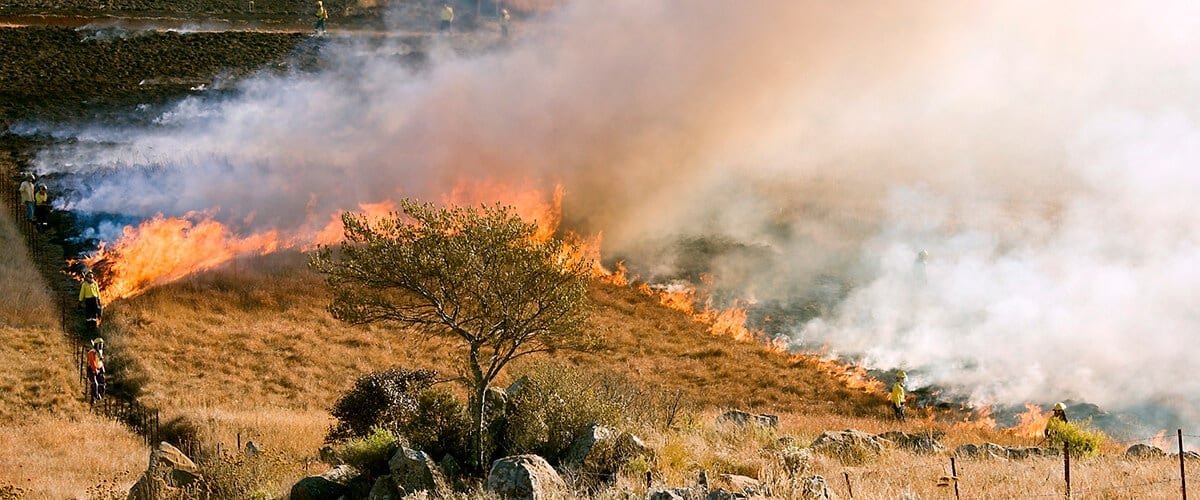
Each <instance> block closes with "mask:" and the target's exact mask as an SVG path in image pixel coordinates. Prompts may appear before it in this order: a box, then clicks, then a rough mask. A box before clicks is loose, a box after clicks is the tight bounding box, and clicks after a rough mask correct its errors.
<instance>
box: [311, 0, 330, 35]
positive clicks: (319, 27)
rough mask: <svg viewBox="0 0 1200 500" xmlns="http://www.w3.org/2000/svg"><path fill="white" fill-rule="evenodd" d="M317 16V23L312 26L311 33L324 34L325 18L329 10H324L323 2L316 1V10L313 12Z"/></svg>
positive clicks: (327, 16)
mask: <svg viewBox="0 0 1200 500" xmlns="http://www.w3.org/2000/svg"><path fill="white" fill-rule="evenodd" d="M313 15H314V16H317V24H316V25H315V26H313V33H315V34H318V35H324V34H325V20H326V19H329V12H328V11H326V10H325V4H323V3H321V2H320V1H318V2H317V12H316V13H314V14H313Z"/></svg>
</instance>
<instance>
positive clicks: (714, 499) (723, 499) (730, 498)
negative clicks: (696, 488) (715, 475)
mask: <svg viewBox="0 0 1200 500" xmlns="http://www.w3.org/2000/svg"><path fill="white" fill-rule="evenodd" d="M737 498H749V497H747V496H746V495H745V494H742V493H738V492H735V491H727V490H725V489H722V488H717V489H715V490H713V491H710V492H708V495H707V496H705V497H704V500H734V499H737Z"/></svg>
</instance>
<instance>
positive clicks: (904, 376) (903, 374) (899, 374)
mask: <svg viewBox="0 0 1200 500" xmlns="http://www.w3.org/2000/svg"><path fill="white" fill-rule="evenodd" d="M896 378H908V374H907V373H904V370H900V371H898V372H896Z"/></svg>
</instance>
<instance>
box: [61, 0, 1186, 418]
mask: <svg viewBox="0 0 1200 500" xmlns="http://www.w3.org/2000/svg"><path fill="white" fill-rule="evenodd" d="M967 3H968V2H949V1H947V2H934V1H930V2H917V3H915V4H916V6H914V3H912V2H903V3H893V4H887V5H884V4H879V3H877V2H876V3H870V2H824V1H787V2H782V1H779V2H765V1H764V2H749V3H745V2H726V1H722V0H697V1H693V2H685V3H678V2H661V3H653V2H644V1H640V0H615V1H608V2H571V3H567V4H566V5H564V6H563V7H562V8H561V9H560V10H559V11H557V12H555V13H554V14H552V15H551V16H549V17H548V18H547V19H546V20H545V22H540V23H538V24H539V26H538V27H532V26H518V28H519V29H521V30H524V31H527V32H534V31H537V33H533V34H529V35H528V36H526V37H523V38H521V39H519V40H516V41H514V42H513V43H512V44H511V45H510V46H508V47H506V48H504V49H502V50H497V51H492V52H488V53H485V54H480V55H474V56H455V55H453V54H452V53H451V51H449V50H448V49H447V48H445V47H441V46H435V47H434V48H433V50H432V51H431V54H430V55H431V57H432V64H431V66H430V67H429V68H428V69H426V70H424V71H420V72H414V71H413V70H412V69H410V68H409V67H407V66H405V65H403V64H400V63H399V62H397V58H395V57H388V56H376V55H375V54H379V53H381V52H382V53H386V52H387V51H377V50H367V49H366V48H364V47H363V46H360V45H357V44H355V43H353V42H346V43H338V44H335V45H334V46H328V47H326V49H325V50H326V51H327V53H328V51H336V52H333V53H334V54H336V55H335V56H334V58H335V59H336V60H337V61H338V63H337V64H336V65H335V67H334V68H331V69H330V70H329V71H325V72H322V73H320V74H316V75H313V74H289V75H286V76H262V77H260V78H256V79H253V80H251V81H249V82H246V83H244V84H243V85H242V87H241V89H240V91H239V92H238V93H237V95H236V97H232V98H228V99H220V100H218V99H191V100H187V101H184V102H183V103H181V104H180V105H179V106H177V107H176V108H174V109H173V110H171V111H170V112H168V113H165V114H164V115H163V116H161V117H160V119H159V126H156V127H154V128H152V129H137V130H111V129H109V130H101V129H95V130H90V131H88V132H87V133H84V134H80V137H81V140H82V141H83V142H81V143H80V144H77V145H73V146H71V147H69V148H64V149H58V150H54V151H47V152H46V153H45V154H44V155H43V157H42V162H41V164H40V166H39V168H40V170H42V171H54V170H61V169H64V168H66V167H64V165H66V164H68V163H69V164H71V165H72V166H71V167H69V170H71V171H74V172H79V173H85V172H90V173H92V175H88V176H81V177H80V178H85V177H86V179H87V181H88V186H87V187H86V188H81V191H80V193H81V196H80V197H79V198H78V199H75V200H72V202H71V208H74V209H77V210H80V211H85V212H105V213H114V214H123V215H128V216H138V217H150V216H152V215H154V214H156V213H159V212H162V213H165V214H167V215H168V216H171V215H182V214H184V213H187V212H189V211H194V210H203V211H208V213H210V214H212V215H213V217H215V218H216V219H218V220H221V221H223V222H225V223H227V224H230V225H231V226H232V227H233V228H234V229H235V230H237V231H239V232H244V233H252V232H258V231H265V230H279V231H283V232H286V233H296V234H300V233H303V232H305V231H314V230H316V229H319V228H320V227H321V226H322V225H324V224H325V223H327V222H328V221H329V219H330V216H331V215H332V214H335V213H336V212H337V211H338V210H344V209H355V208H356V207H357V206H358V204H359V203H364V202H365V203H376V202H380V201H383V200H388V199H396V198H399V197H403V196H417V197H421V198H425V199H443V198H444V197H445V196H446V195H447V193H452V192H456V191H459V192H461V191H463V190H467V191H471V190H479V191H480V192H489V191H488V188H489V186H495V185H504V186H515V187H516V188H517V189H538V190H540V191H542V192H545V193H549V192H550V191H551V190H552V187H553V186H554V185H555V184H556V183H561V184H562V185H563V187H564V189H565V193H566V194H565V198H564V217H565V220H564V222H565V224H566V225H567V226H569V227H571V228H573V229H576V230H579V231H581V232H583V233H595V232H598V231H602V232H603V234H604V242H605V248H604V255H605V256H606V257H609V258H617V257H620V258H625V259H628V262H629V263H630V266H631V269H634V270H635V271H636V272H638V273H640V274H641V275H642V277H644V278H669V277H673V276H678V275H687V274H689V273H691V272H692V271H710V272H712V273H714V274H715V276H716V280H717V283H718V285H720V286H724V287H726V288H732V289H735V290H738V291H739V294H740V295H742V296H747V297H754V298H756V299H758V300H760V301H764V302H767V301H769V302H772V303H783V304H799V303H800V302H801V301H802V300H809V299H810V298H811V297H810V295H811V292H810V290H811V289H813V286H814V283H816V282H817V280H818V277H822V276H825V277H827V276H837V277H838V279H839V280H841V281H843V282H847V283H853V286H852V287H850V288H849V289H848V291H847V292H845V293H847V294H848V295H846V296H845V297H844V298H842V297H841V294H840V292H838V293H833V294H832V295H834V296H837V297H838V298H839V299H841V300H838V301H836V303H835V302H833V301H826V302H825V304H826V305H827V306H828V310H826V311H824V312H823V314H822V316H821V318H820V319H816V320H812V321H806V322H802V323H797V324H792V325H786V326H785V328H784V330H785V331H787V332H789V334H790V335H791V336H792V338H793V340H794V341H795V342H796V343H797V344H798V345H800V344H803V345H809V344H814V343H828V344H829V346H830V347H831V349H832V351H833V352H835V353H838V354H848V355H861V356H864V357H865V362H866V363H868V364H869V365H871V366H873V367H878V368H885V369H886V368H894V367H903V368H905V369H909V370H911V371H912V372H913V373H914V374H915V377H914V378H915V382H917V383H918V384H938V385H940V386H943V387H948V388H950V389H952V390H954V391H957V392H958V393H959V394H963V395H965V396H968V397H970V398H971V399H972V400H974V401H975V402H980V403H983V402H999V403H1011V404H1016V403H1022V402H1025V401H1035V402H1046V401H1052V400H1055V399H1062V398H1078V399H1082V400H1086V401H1091V402H1095V403H1098V404H1100V405H1102V406H1104V407H1106V408H1111V409H1122V408H1129V407H1135V406H1141V405H1147V404H1150V405H1161V406H1165V407H1167V408H1170V409H1171V410H1173V411H1174V412H1176V413H1177V414H1178V417H1179V418H1181V419H1183V421H1185V422H1188V423H1192V424H1195V423H1200V382H1191V381H1190V380H1193V379H1194V377H1189V376H1187V375H1189V373H1190V371H1191V370H1190V360H1189V357H1188V349H1187V347H1189V345H1190V344H1189V340H1190V339H1191V338H1192V337H1191V336H1192V335H1193V332H1196V331H1200V315H1198V313H1197V311H1200V302H1198V300H1197V299H1196V296H1195V294H1194V292H1192V291H1191V289H1192V288H1193V287H1194V286H1195V284H1196V283H1198V282H1200V217H1198V216H1197V215H1195V211H1194V209H1193V208H1192V204H1193V202H1194V199H1195V198H1196V195H1197V193H1200V168H1197V167H1196V165H1197V163H1198V162H1200V123H1198V120H1200V108H1198V106H1197V105H1198V104H1200V102H1197V98H1196V97H1195V96H1196V93H1195V92H1194V89H1196V88H1198V85H1197V84H1200V81H1198V80H1200V64H1198V63H1197V62H1195V58H1194V54H1196V53H1198V51H1197V49H1200V29H1197V28H1200V26H1197V24H1198V23H1200V15H1197V14H1200V12H1198V11H1200V7H1195V6H1193V5H1192V3H1191V2H1185V1H1166V2H1157V3H1153V5H1151V4H1147V3H1140V4H1138V5H1136V6H1135V5H1132V4H1130V5H1120V4H1114V5H1104V6H1103V7H1098V6H1097V5H1096V4H1095V3H1094V2H1090V3H1083V2H1056V3H1055V4H1054V5H1049V6H1048V5H1046V4H1045V3H1044V2H1032V1H1015V2H1002V3H1000V2H978V4H979V5H966V4H967ZM113 143H115V144H117V145H116V146H114V145H112V144H113ZM476 198H479V196H467V197H466V199H472V200H473V199H476ZM501 201H505V200H501ZM920 249H925V250H927V251H928V252H929V254H930V258H929V260H928V262H927V264H926V265H925V266H924V267H921V266H919V265H917V264H915V258H916V255H917V252H918V251H919V250H920Z"/></svg>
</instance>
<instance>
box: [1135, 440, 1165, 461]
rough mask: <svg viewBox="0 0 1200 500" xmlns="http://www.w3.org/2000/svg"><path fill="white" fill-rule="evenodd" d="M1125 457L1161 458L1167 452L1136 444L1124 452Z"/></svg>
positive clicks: (1154, 447)
mask: <svg viewBox="0 0 1200 500" xmlns="http://www.w3.org/2000/svg"><path fill="white" fill-rule="evenodd" d="M1125 456H1126V457H1128V458H1163V457H1166V456H1167V452H1165V451H1163V450H1162V449H1161V448H1158V447H1156V446H1150V445H1148V444H1141V443H1138V444H1135V445H1133V446H1130V447H1129V449H1127V450H1125Z"/></svg>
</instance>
